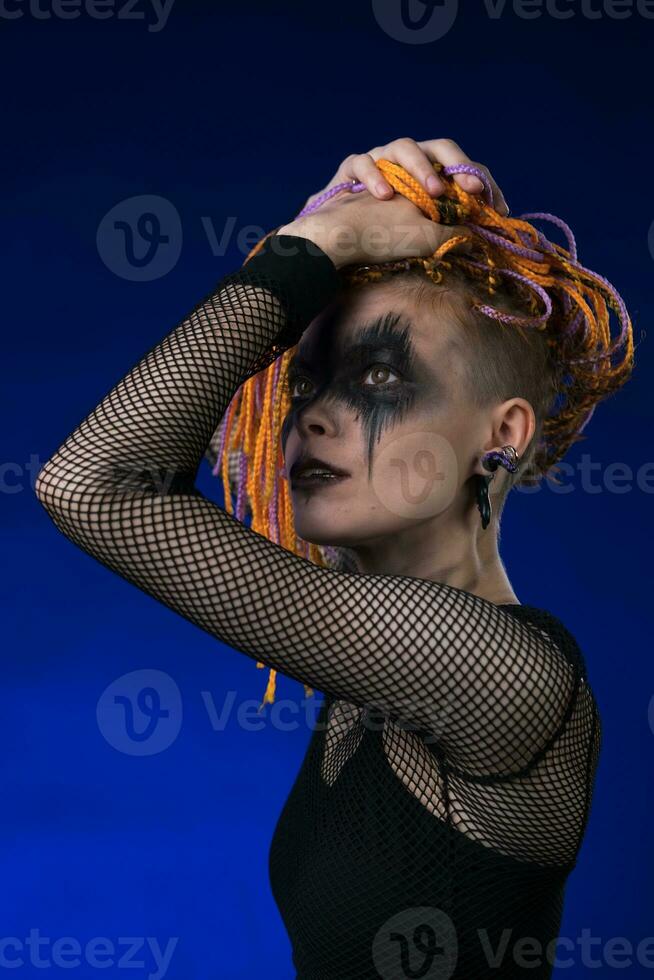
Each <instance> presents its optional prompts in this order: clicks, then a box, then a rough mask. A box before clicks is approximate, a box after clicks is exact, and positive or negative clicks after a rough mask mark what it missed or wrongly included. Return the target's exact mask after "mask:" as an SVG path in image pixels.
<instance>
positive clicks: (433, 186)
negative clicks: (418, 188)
mask: <svg viewBox="0 0 654 980" xmlns="http://www.w3.org/2000/svg"><path fill="white" fill-rule="evenodd" d="M440 189H441V182H440V180H439V179H438V177H434V175H433V174H430V175H429V177H427V190H428V191H429V193H430V194H438V193H439V191H440Z"/></svg>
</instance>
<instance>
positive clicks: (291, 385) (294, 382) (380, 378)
mask: <svg viewBox="0 0 654 980" xmlns="http://www.w3.org/2000/svg"><path fill="white" fill-rule="evenodd" d="M361 377H362V379H363V381H362V383H363V386H364V387H365V388H384V387H385V386H386V385H389V384H390V385H393V384H394V383H395V382H396V381H400V380H401V378H400V377H399V375H398V374H397V373H396V372H395V371H393V370H392V369H391V368H390V367H389V366H388V364H373V365H372V366H371V367H369V368H368V369H367V371H366V372H365V374H363V375H361ZM369 377H372V381H371V382H367V381H366V380H365V379H366V378H369ZM312 385H313V382H312V381H311V380H310V379H309V378H307V377H306V376H305V375H302V374H299V375H297V377H295V378H293V379H288V378H287V379H286V390H287V392H288V394H289V395H290V397H291V400H292V401H296V400H297V399H299V398H308V397H310V395H311V387H312Z"/></svg>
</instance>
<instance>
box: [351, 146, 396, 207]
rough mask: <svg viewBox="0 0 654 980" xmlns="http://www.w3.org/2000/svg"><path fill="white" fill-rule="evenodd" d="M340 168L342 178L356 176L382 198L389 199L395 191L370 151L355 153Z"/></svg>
mask: <svg viewBox="0 0 654 980" xmlns="http://www.w3.org/2000/svg"><path fill="white" fill-rule="evenodd" d="M339 170H342V179H344V180H351V179H352V178H353V177H354V178H355V179H356V180H357V181H361V183H362V184H365V185H366V189H367V190H369V191H370V193H371V194H374V196H375V197H377V198H380V199H381V200H389V199H390V198H391V197H392V196H393V194H394V193H395V192H394V190H393V188H392V187H391V185H390V184H389V183H388V181H387V180H386V178H385V177H384V175H383V174H382V172H381V171H380V170H379V168H378V167H377V166H376V164H375V161H374V160H373V158H372V157H371V156H370V154H369V153H353V154H352V156H349V157H347V159H346V160H344V161H343V163H342V165H341V167H340V168H339Z"/></svg>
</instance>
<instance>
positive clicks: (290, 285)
mask: <svg viewBox="0 0 654 980" xmlns="http://www.w3.org/2000/svg"><path fill="white" fill-rule="evenodd" d="M233 278H237V279H238V280H239V281H240V282H245V283H247V282H251V283H252V284H253V285H262V284H264V283H265V285H266V288H267V289H270V291H271V292H272V293H274V294H275V296H277V297H278V298H279V299H280V300H281V301H282V302H283V303H284V306H285V308H286V312H287V315H288V320H289V322H288V323H287V325H286V327H285V329H284V331H283V333H284V335H285V337H288V338H289V339H292V338H295V337H298V339H299V336H298V331H299V333H301V332H302V331H303V330H304V329H305V328H306V327H307V326H308V325H309V324H310V323H311V321H312V320H313V319H314V318H315V317H316V316H317V315H318V314H319V313H320V312H321V310H323V309H324V308H325V307H326V306H328V305H329V303H330V302H331V301H332V300H333V299H334V297H335V296H336V295H337V294H338V292H339V291H340V290H341V289H342V288H343V285H344V284H343V280H342V278H341V275H340V273H339V271H338V269H337V268H336V266H335V265H334V263H333V262H332V260H331V259H330V257H329V256H328V255H327V254H326V253H325V252H323V250H322V249H321V248H320V246H319V245H316V243H315V242H312V241H311V240H310V239H308V238H301V237H299V236H297V235H272V236H270V237H269V238H267V239H266V241H265V242H264V244H263V246H262V247H261V249H260V250H259V251H258V252H257V254H256V255H254V256H253V257H252V258H251V259H250V260H249V262H247V263H246V264H245V265H244V266H243V267H242V268H241V269H240V270H239V271H238V272H237V273H235V275H234V277H233Z"/></svg>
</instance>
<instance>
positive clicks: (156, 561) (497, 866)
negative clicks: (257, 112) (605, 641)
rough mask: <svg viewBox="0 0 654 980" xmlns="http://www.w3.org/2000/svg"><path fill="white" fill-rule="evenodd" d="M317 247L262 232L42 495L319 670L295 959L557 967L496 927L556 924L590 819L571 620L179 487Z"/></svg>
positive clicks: (297, 837)
mask: <svg viewBox="0 0 654 980" xmlns="http://www.w3.org/2000/svg"><path fill="white" fill-rule="evenodd" d="M296 241H299V240H296ZM327 262H329V260H328V259H327V258H326V256H324V254H321V255H317V254H315V253H314V254H312V255H309V254H305V253H302V252H301V253H300V254H299V255H298V256H296V257H295V258H293V256H289V257H288V258H287V259H286V261H285V268H284V271H283V273H282V272H281V271H280V263H279V259H277V260H272V259H271V258H270V256H269V255H268V253H266V251H265V250H264V251H263V252H262V253H260V255H259V256H257V257H256V262H255V260H252V261H251V262H250V263H249V264H248V265H246V266H245V267H244V268H243V269H241V270H239V271H238V272H235V273H231V274H229V275H227V276H225V277H224V278H223V279H222V280H221V282H220V283H219V284H218V285H217V287H216V288H215V289H214V290H212V292H211V293H210V294H209V295H208V296H207V297H206V298H205V299H204V300H202V302H200V303H199V304H198V305H197V306H196V307H195V308H194V309H193V310H192V311H191V312H190V313H189V314H188V316H186V317H185V318H184V319H183V320H182V322H181V323H180V324H178V325H177V326H176V327H175V328H174V329H173V330H172V331H171V332H170V333H169V334H168V335H167V336H165V337H164V338H163V340H162V341H161V342H159V343H158V344H157V345H156V346H155V347H154V348H153V349H152V350H150V351H149V352H148V353H147V354H146V355H145V356H144V357H142V358H141V359H140V360H139V362H138V363H137V364H136V365H135V366H134V367H133V368H132V369H131V370H130V371H129V372H128V373H127V374H126V375H125V377H124V378H123V379H122V380H120V381H119V382H118V384H116V385H115V387H113V388H112V390H111V391H109V393H108V394H107V395H106V396H105V397H104V398H103V400H102V401H101V402H100V404H99V405H98V406H97V407H96V408H95V409H94V410H93V411H92V412H91V413H90V414H89V415H88V416H87V417H86V418H85V419H84V420H83V421H82V422H81V423H80V425H79V426H78V427H77V428H76V429H75V430H74V432H73V433H72V434H71V435H70V436H69V437H68V438H67V439H66V441H65V442H64V443H63V445H62V446H61V447H60V448H59V449H58V451H57V452H56V453H55V454H54V455H53V456H52V457H51V459H50V460H49V461H48V462H47V463H46V465H45V466H44V467H43V469H42V470H41V472H40V474H39V477H38V481H37V495H38V497H39V499H40V501H41V502H42V504H43V505H44V506H45V508H46V509H47V511H48V513H49V514H50V516H51V518H52V520H53V521H54V523H55V524H56V526H57V527H58V528H59V529H60V530H61V531H62V532H63V533H64V534H65V535H66V536H67V537H68V538H69V539H70V540H71V541H73V542H74V543H75V544H76V545H78V546H79V547H80V548H82V549H83V550H84V551H86V552H87V553H88V554H90V555H92V556H93V557H94V558H96V559H97V560H98V561H100V562H102V563H103V564H104V565H106V566H107V567H108V568H110V569H112V570H114V571H115V572H117V573H118V574H119V575H121V576H122V577H123V578H125V579H127V580H128V581H130V582H132V583H134V584H135V585H136V586H138V587H139V588H140V589H142V590H143V591H144V592H146V593H148V594H149V595H151V596H153V597H154V598H156V599H157V600H158V601H160V602H161V603H163V604H164V605H166V606H168V607H169V608H170V609H173V610H174V611H176V612H177V613H179V614H181V615H182V616H184V617H185V618H187V619H188V620H190V621H191V622H192V623H195V624H196V625H197V626H199V627H200V628H201V629H203V630H205V631H206V632H208V633H209V634H211V635H212V636H214V637H216V639H218V640H220V641H221V642H223V643H225V644H228V645H229V646H231V647H233V648H234V649H236V650H239V651H241V652H242V653H244V654H246V655H247V656H249V657H251V658H252V659H254V660H257V661H262V662H263V663H265V664H266V665H267V666H269V667H273V668H275V669H276V670H278V671H280V672H281V673H283V674H285V675H286V676H287V677H290V678H294V679H295V680H297V681H300V682H302V683H304V684H306V685H308V686H310V687H312V688H314V689H317V690H318V691H321V692H323V693H324V695H325V700H324V703H323V705H322V708H321V710H320V714H319V717H318V722H317V724H316V727H315V730H314V731H313V733H312V736H311V739H310V742H309V745H308V749H307V753H306V756H305V759H304V762H303V764H302V766H301V769H300V771H299V773H298V775H297V778H296V780H295V783H294V785H293V786H292V788H291V791H290V794H289V797H288V799H287V802H286V804H285V806H284V808H283V811H282V813H281V815H280V817H279V821H278V823H277V826H276V828H275V831H274V834H273V837H272V841H271V849H270V862H269V871H270V883H271V887H272V891H273V894H274V897H275V900H276V902H277V904H278V907H279V910H280V913H281V915H282V918H283V920H284V923H285V925H286V928H287V930H288V933H289V937H290V940H291V943H292V947H293V961H294V965H295V967H296V969H297V976H298V977H299V978H301V980H348V978H364V977H380V976H381V977H383V978H387V977H388V978H393V980H400V978H403V977H409V976H420V977H455V978H465V980H476V978H482V977H489V976H498V977H502V978H507V977H508V978H510V977H513V976H516V977H518V976H526V975H529V976H531V977H532V978H533V977H539V978H540V977H549V976H550V972H551V965H550V963H548V962H546V961H545V962H543V965H542V966H541V967H540V968H534V966H533V960H534V957H533V954H532V957H531V960H529V958H528V957H527V958H526V959H525V961H528V962H530V963H531V965H530V966H528V967H524V968H523V967H522V966H521V965H520V964H519V963H518V962H516V958H515V956H513V955H512V953H511V950H512V949H513V948H514V944H515V943H518V942H519V941H520V940H525V939H526V938H527V937H532V938H534V939H535V940H536V941H540V942H541V943H542V944H543V948H544V947H545V945H546V944H547V943H548V942H549V941H550V940H552V939H553V938H554V937H556V936H557V930H558V928H559V924H560V919H561V914H562V908H563V895H564V887H565V883H566V879H567V877H568V875H569V873H570V871H571V870H572V868H573V867H574V865H575V863H576V859H577V854H578V851H579V848H580V845H581V842H582V838H583V832H584V829H585V825H586V822H587V819H588V813H589V808H590V802H591V797H592V789H593V783H594V778H595V771H596V766H597V761H598V754H599V749H600V738H601V735H600V721H599V715H598V711H597V706H596V703H595V700H594V697H593V694H592V691H591V689H590V687H589V684H588V681H587V677H586V669H585V664H584V659H583V656H582V653H581V651H580V649H579V646H578V644H577V643H576V641H575V639H574V637H573V636H572V635H571V634H570V632H569V631H568V630H567V629H566V627H565V626H564V625H563V624H562V623H561V622H560V620H559V619H558V618H557V617H556V616H554V615H553V614H551V613H549V612H547V611H546V610H543V609H540V608H536V607H532V606H524V605H523V606H520V605H508V604H507V605H503V606H498V605H495V604H493V603H491V602H489V601H486V600H484V599H482V598H480V597H478V596H475V595H472V594H470V593H468V592H465V591H462V590H460V589H457V588H453V587H450V586H447V585H444V584H441V583H438V582H433V581H427V580H424V579H419V578H413V577H410V576H390V575H363V574H357V573H356V572H354V571H351V570H350V571H347V570H343V569H328V568H322V567H319V566H317V565H315V564H313V563H312V562H310V561H309V560H307V559H305V558H301V557H298V556H296V555H294V554H292V553H291V552H289V551H287V550H286V549H284V548H282V547H281V546H279V545H277V544H275V543H274V542H272V541H269V540H268V539H267V538H265V537H264V536H262V535H260V534H258V533H257V532H255V531H253V530H251V529H250V528H248V527H246V526H245V525H243V524H241V523H240V522H239V521H237V520H236V519H235V518H234V517H232V516H231V515H229V514H227V513H226V512H225V511H224V510H223V509H222V508H221V507H220V506H218V505H217V504H216V503H214V502H213V501H211V500H210V499H208V498H207V497H205V496H204V495H203V494H202V493H201V492H200V491H199V490H198V489H197V488H196V487H195V480H196V476H197V471H198V467H199V466H200V464H201V462H202V460H203V457H204V455H205V453H206V452H207V447H208V446H209V444H210V441H211V438H212V435H213V434H214V433H215V431H216V428H217V426H218V424H219V422H220V420H221V418H222V416H223V414H224V412H225V410H226V408H227V406H228V404H229V402H230V400H231V398H232V396H233V395H234V393H235V392H236V390H237V389H238V387H239V386H240V385H241V384H242V383H243V382H244V381H245V380H246V379H247V378H248V377H250V376H251V375H252V374H254V373H256V372H258V371H260V370H263V369H264V368H265V367H267V366H268V364H270V363H271V362H272V361H273V360H274V359H275V358H276V357H278V356H279V355H280V354H281V353H282V352H283V351H284V350H286V349H287V348H288V347H290V346H293V345H294V344H295V343H297V341H298V340H299V337H300V336H301V334H302V332H303V330H304V329H305V328H306V327H307V326H308V322H309V319H308V317H309V314H308V312H307V311H308V310H309V308H310V303H309V301H308V299H307V297H308V295H309V293H310V292H311V290H312V274H315V276H316V277H320V276H321V277H322V279H321V280H320V287H319V288H317V289H314V293H315V295H314V304H315V308H314V309H313V313H314V315H315V314H317V312H318V311H319V308H320V306H322V305H324V304H325V302H326V300H327V299H328V298H329V295H330V292H331V291H333V290H334V288H335V277H332V278H330V273H329V272H327V273H326V267H325V263H327ZM421 909H431V910H432V911H431V912H426V913H424V916H425V917H426V918H425V920H424V922H423V925H422V932H420V936H418V932H416V923H414V919H415V918H416V916H417V919H416V922H417V921H418V920H420V916H421V915H422V913H421V912H420V910H421ZM433 910H437V915H436V919H435V920H433V921H432V919H433V915H434V911H433ZM398 916H400V917H401V916H404V919H403V920H402V921H405V922H406V923H408V924H406V926H405V928H404V932H403V931H402V927H401V925H400V926H398V924H397V921H396V920H397V917H398ZM430 916H432V919H430ZM438 916H440V918H439V917H438ZM412 917H413V918H412ZM393 922H395V923H396V924H395V926H394V927H393V926H392V923H393ZM411 923H414V924H413V925H412V924H411ZM425 923H426V924H425ZM430 923H431V925H430ZM434 923H435V924H434ZM450 927H451V928H450ZM507 931H508V934H509V948H508V950H507V952H506V955H505V957H504V959H503V960H502V962H501V965H499V966H497V967H495V966H493V963H492V959H491V962H489V959H488V957H492V952H493V950H497V948H498V946H500V947H501V944H502V940H503V936H505V935H506V932H507ZM403 935H404V939H402V938H401V937H402V936H403ZM417 937H418V938H417ZM420 937H421V938H420ZM425 937H427V939H429V942H427V939H426V938H425ZM484 937H485V938H484ZM430 956H431V958H432V959H431V963H427V960H428V959H429V957H430ZM421 964H422V966H421ZM425 964H426V966H425ZM420 969H422V970H423V972H420ZM439 970H440V972H438V971H439Z"/></svg>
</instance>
